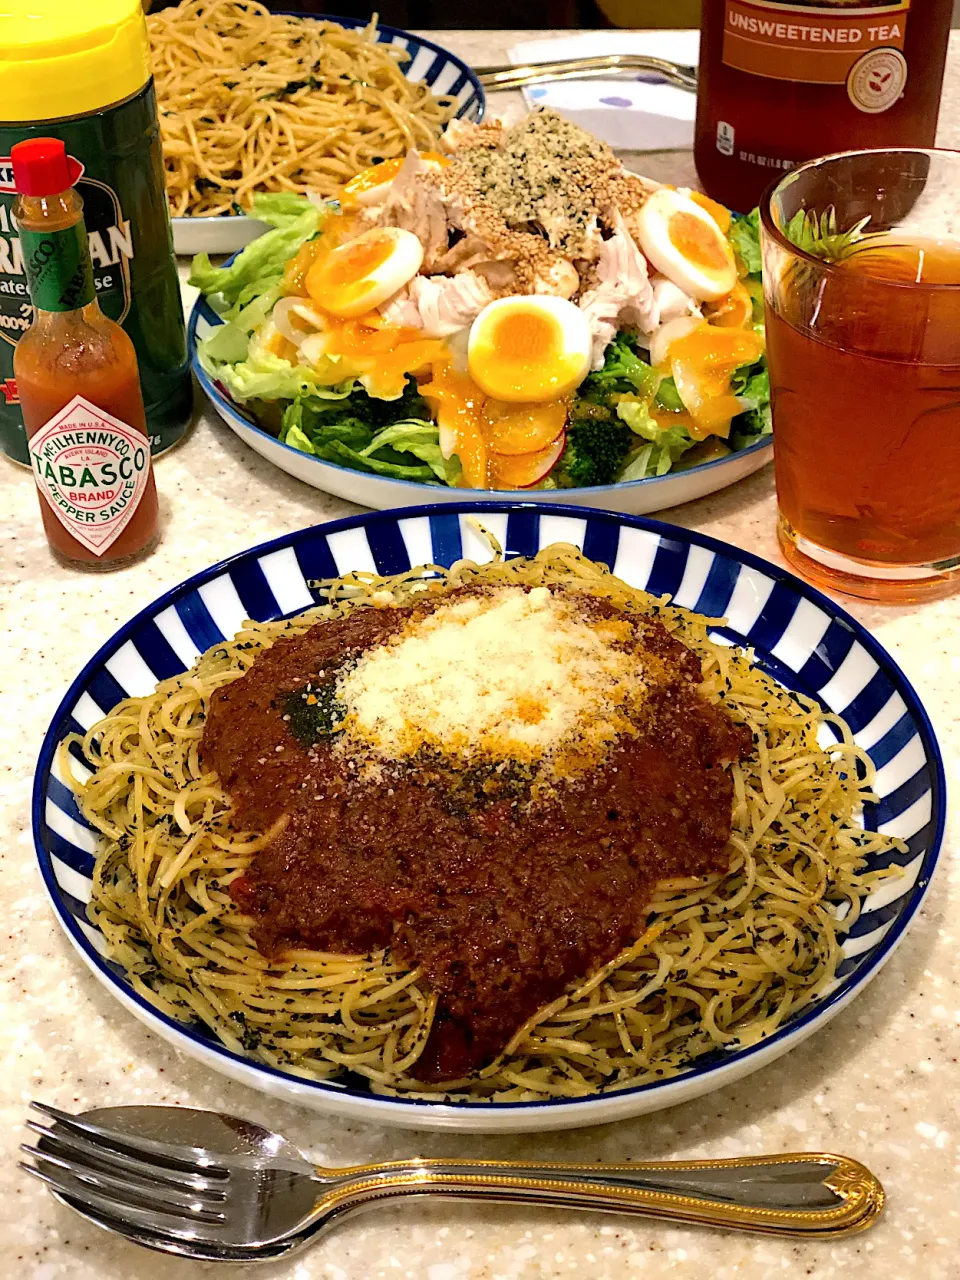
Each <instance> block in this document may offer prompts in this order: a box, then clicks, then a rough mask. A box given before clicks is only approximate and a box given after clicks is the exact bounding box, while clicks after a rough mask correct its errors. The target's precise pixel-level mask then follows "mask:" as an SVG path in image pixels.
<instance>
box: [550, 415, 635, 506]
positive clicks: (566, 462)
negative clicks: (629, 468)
mask: <svg viewBox="0 0 960 1280" xmlns="http://www.w3.org/2000/svg"><path fill="white" fill-rule="evenodd" d="M632 440H633V437H632V435H631V432H630V430H629V428H627V427H624V425H623V424H622V423H620V422H604V421H602V420H594V421H586V422H574V423H573V425H572V426H570V427H569V428H568V430H567V447H566V448H565V449H564V451H563V455H562V457H561V458H560V461H559V463H558V464H557V467H556V470H555V471H554V472H553V476H554V477H555V478H556V481H557V484H558V485H559V486H560V487H561V488H563V489H578V488H582V487H588V486H590V485H597V484H613V483H614V482H615V481H616V479H617V478H618V476H619V475H620V471H621V470H622V468H623V462H624V459H625V458H626V456H627V453H628V452H629V449H630V445H631V443H632Z"/></svg>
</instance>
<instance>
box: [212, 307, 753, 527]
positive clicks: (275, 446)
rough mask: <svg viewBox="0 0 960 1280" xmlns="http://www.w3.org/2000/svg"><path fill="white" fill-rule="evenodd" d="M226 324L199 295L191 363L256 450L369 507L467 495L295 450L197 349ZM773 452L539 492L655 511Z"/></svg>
mask: <svg viewBox="0 0 960 1280" xmlns="http://www.w3.org/2000/svg"><path fill="white" fill-rule="evenodd" d="M222 324H223V321H222V319H221V318H220V316H218V315H217V313H216V312H215V311H214V310H213V308H212V307H211V306H210V305H209V303H207V302H206V301H205V300H204V299H203V298H199V299H198V300H197V302H196V303H195V304H194V307H193V311H192V313H191V315H190V324H189V327H188V330H187V341H188V346H189V350H190V362H191V364H192V366H193V371H194V373H195V375H196V377H197V381H198V382H199V383H200V386H201V387H202V388H203V390H204V392H205V393H206V395H207V398H208V399H209V401H210V403H211V404H212V405H213V407H214V408H215V409H216V411H217V413H218V414H219V415H220V417H221V418H222V419H223V421H224V422H225V423H226V424H227V426H228V427H229V428H230V430H231V431H233V432H234V434H235V435H237V436H239V438H240V439H241V440H242V441H243V442H244V444H246V445H249V447H250V448H251V449H253V450H254V452H255V453H259V454H260V456H261V457H262V458H266V460H267V461H268V462H271V463H273V465H274V466H275V467H279V469H280V470H281V471H285V472H286V473H287V475H290V476H293V477H295V479H297V480H302V481H303V482H304V483H305V484H309V485H312V486H313V488H314V489H322V490H323V491H324V492H325V493H332V494H334V495H335V496H336V497H338V498H344V499H345V500H346V501H347V502H355V503H357V504H358V506H361V507H372V508H374V509H377V510H385V509H387V508H389V507H409V506H415V505H416V504H418V503H421V502H453V503H456V502H462V501H463V498H464V490H463V489H453V488H447V487H445V486H441V485H435V484H423V483H420V482H418V481H414V480H399V479H393V478H391V477H389V476H378V475H372V474H369V473H367V472H364V471H354V470H351V469H350V468H349V467H341V466H338V465H337V464H336V463H334V462H326V461H324V459H322V458H318V457H316V456H314V455H311V454H309V453H304V452H303V451H302V450H301V449H294V448H292V447H291V446H290V445H288V444H284V443H283V441H281V440H278V439H277V437H276V436H274V435H271V434H270V432H269V431H266V430H265V429H264V428H263V427H262V426H261V425H260V424H259V423H258V422H257V420H256V418H255V417H254V415H253V414H252V413H251V412H250V411H249V410H248V409H245V408H244V407H243V406H242V405H238V404H237V403H236V402H235V401H234V400H233V399H231V397H230V395H229V394H228V393H227V391H226V389H225V388H224V387H223V386H222V384H219V383H218V382H217V381H215V379H214V378H212V377H211V376H210V374H209V373H208V372H207V370H206V369H204V367H203V365H202V364H201V362H200V359H199V357H198V354H197V344H198V342H201V341H202V340H203V339H204V338H205V337H208V336H209V335H210V333H211V332H212V331H214V330H215V329H217V328H219V327H220V326H221V325H222ZM772 457H773V437H772V436H769V435H767V436H761V437H760V439H759V440H757V441H756V443H754V444H752V445H749V446H748V447H747V448H745V449H742V450H740V451H739V452H737V453H732V454H730V455H729V457H726V458H717V459H714V460H713V461H711V462H703V463H700V465H699V466H696V467H690V468H689V469H688V470H686V471H674V472H669V473H668V474H667V475H665V476H652V477H650V478H648V479H645V480H628V481H620V482H618V483H616V484H610V485H598V486H595V487H592V488H583V489H544V490H538V491H537V494H536V499H537V501H538V502H549V503H551V504H556V505H558V506H575V507H576V506H587V507H603V508H605V509H606V510H608V511H622V512H625V513H626V514H628V515H648V514H650V513H652V512H655V511H665V510H666V509H667V508H668V507H678V506H680V505H681V504H682V503H684V502H693V501H695V500H696V499H697V498H703V497H705V496H706V495H707V494H710V493H716V492H717V490H719V489H726V488H727V487H728V486H729V485H732V484H736V483H737V481H738V480H743V479H744V478H745V477H746V476H749V475H752V474H753V473H754V472H755V471H759V470H760V468H761V467H764V466H766V464H767V463H768V462H769V461H770V460H771V458H772ZM483 496H484V497H485V498H499V499H501V500H503V501H505V502H506V501H511V500H512V501H515V500H516V498H517V492H516V490H506V489H504V490H485V491H484V492H483Z"/></svg>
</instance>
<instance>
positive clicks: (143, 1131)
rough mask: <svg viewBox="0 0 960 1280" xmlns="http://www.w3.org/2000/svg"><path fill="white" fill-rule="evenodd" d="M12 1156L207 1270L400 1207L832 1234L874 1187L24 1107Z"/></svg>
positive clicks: (828, 1167)
mask: <svg viewBox="0 0 960 1280" xmlns="http://www.w3.org/2000/svg"><path fill="white" fill-rule="evenodd" d="M31 1106H33V1107H34V1108H35V1109H36V1110H37V1111H38V1112H40V1113H41V1114H42V1115H43V1116H44V1117H45V1118H46V1120H47V1123H41V1122H39V1121H37V1120H33V1119H30V1120H28V1121H27V1127H28V1128H29V1129H30V1130H31V1131H32V1132H33V1133H34V1134H36V1135H37V1136H38V1141H37V1143H36V1145H35V1146H29V1145H27V1144H24V1145H23V1147H22V1148H21V1149H22V1150H23V1151H24V1152H25V1153H26V1154H27V1155H28V1156H29V1157H30V1159H31V1161H32V1163H27V1162H25V1161H21V1163H20V1168H21V1169H24V1170H25V1171H26V1172H27V1173H30V1174H33V1176H34V1177H37V1178H40V1179H41V1180H42V1181H43V1182H45V1183H46V1184H47V1186H48V1187H50V1189H51V1190H52V1191H53V1193H54V1195H55V1196H56V1197H57V1199H58V1200H60V1201H62V1202H63V1203H64V1204H67V1205H69V1206H70V1207H71V1208H73V1209H75V1210H76V1211H77V1212H78V1213H81V1214H82V1215H83V1216H84V1217H85V1218H87V1219H89V1220H90V1221H91V1222H95V1223H96V1224H97V1225H98V1226H101V1227H105V1228H107V1229H108V1230H111V1231H115V1232H118V1233H119V1234H120V1235H123V1236H126V1237H127V1238H128V1239H131V1240H134V1241H136V1242H137V1243H138V1244H142V1245H146V1246H147V1247H148V1248H152V1249H159V1250H161V1251H163V1252H166V1253H175V1254H181V1255H183V1256H185V1257H190V1258H199V1259H203V1260H205V1261H218V1260H219V1261H226V1262H261V1261H264V1260H265V1259H268V1258H276V1257H280V1256H281V1255H284V1254H288V1253H291V1252H293V1251H294V1250H296V1249H300V1248H302V1247H303V1246H304V1245H306V1244H307V1243H308V1242H309V1241H310V1240H312V1239H314V1238H316V1237H317V1236H318V1235H320V1234H321V1233H325V1232H326V1231H329V1230H330V1229H331V1228H333V1227H334V1226H336V1225H337V1224H338V1223H339V1222H340V1221H341V1219H343V1218H344V1217H345V1216H346V1215H347V1214H349V1213H352V1212H354V1211H355V1210H358V1209H361V1208H365V1207H369V1206H371V1205H375V1204H378V1203H383V1202H385V1201H387V1200H391V1199H394V1198H396V1197H399V1196H404V1197H406V1196H441V1197H446V1198H453V1199H460V1200H496V1201H514V1202H517V1201H519V1202H521V1203H524V1204H539V1205H552V1206H555V1207H561V1208H568V1209H600V1210H606V1211H612V1212H618V1213H627V1214H644V1215H648V1216H653V1217H659V1218H664V1219H668V1220H670V1221H673V1222H685V1223H694V1224H699V1225H701V1226H713V1227H729V1228H738V1229H742V1230H745V1231H753V1232H762V1233H766V1234H777V1235H786V1236H792V1237H794V1238H805V1239H811V1238H832V1237H837V1236H843V1235H849V1234H851V1233H852V1232H855V1231H862V1230H864V1229H865V1228H867V1227H869V1226H871V1225H872V1224H873V1223H874V1222H875V1221H876V1219H877V1217H878V1216H879V1215H880V1213H881V1211H882V1209H883V1202H884V1192H883V1188H882V1186H881V1185H880V1183H879V1182H878V1180H877V1179H876V1178H875V1177H874V1175H873V1174H872V1173H870V1171H869V1170H868V1169H866V1168H864V1166H863V1165H861V1164H859V1163H858V1162H857V1161H856V1160H851V1159H849V1158H848V1157H846V1156H838V1155H829V1154H824V1153H819V1152H809V1153H802V1154H799V1155H776V1156H757V1157H755V1158H747V1159H739V1160H686V1161H672V1162H667V1163H660V1162H651V1161H636V1162H631V1163H629V1164H623V1165H603V1164H552V1163H537V1162H533V1163H503V1162H500V1161H493V1160H442V1159H441V1160H423V1159H419V1158H414V1159H411V1160H401V1161H390V1162H388V1163H384V1164H376V1165H354V1166H351V1167H349V1168H344V1169H325V1168H319V1167H316V1166H314V1165H313V1164H311V1163H310V1161H309V1160H307V1158H306V1157H305V1156H304V1155H303V1154H302V1153H301V1152H300V1151H298V1150H297V1148H296V1147H294V1146H293V1145H292V1144H291V1143H289V1142H287V1140H286V1139H285V1138H283V1137H281V1136H280V1135H279V1134H275V1133H271V1132H270V1131H269V1130H268V1129H264V1128H262V1127H261V1126H260V1125H257V1124H252V1123H250V1122H249V1121H246V1120H238V1119H236V1118H235V1117H233V1116H228V1115H220V1114H218V1113H216V1112H212V1111H194V1110H191V1109H189V1108H186V1107H106V1108H101V1109H97V1110H93V1111H87V1112H84V1113H83V1115H82V1116H74V1115H69V1114H68V1113H67V1112H64V1111H58V1110H57V1109H56V1108H55V1107H49V1106H46V1105H44V1104H43V1103H39V1102H34V1103H31Z"/></svg>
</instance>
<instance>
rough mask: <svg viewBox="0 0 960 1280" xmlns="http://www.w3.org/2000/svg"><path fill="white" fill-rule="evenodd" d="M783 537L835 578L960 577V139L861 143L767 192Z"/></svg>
mask: <svg viewBox="0 0 960 1280" xmlns="http://www.w3.org/2000/svg"><path fill="white" fill-rule="evenodd" d="M760 218H761V239H762V247H763V275H764V297H765V311H766V330H767V356H768V360H769V365H770V385H771V398H772V403H773V428H774V454H775V467H776V479H777V503H778V507H779V524H778V536H779V539H780V545H781V548H782V550H783V553H784V555H785V556H786V558H787V560H788V561H789V562H790V563H791V564H792V565H793V566H794V567H795V568H796V569H797V570H798V571H799V572H800V573H802V574H803V575H804V576H805V577H807V578H809V579H811V580H813V581H814V582H817V583H819V584H821V585H824V586H827V587H831V588H833V589H835V590H839V591H845V592H847V593H848V594H851V595H856V596H860V597H863V598H866V599H872V600H887V601H910V600H919V599H927V598H930V597H932V596H935V595H944V594H946V593H947V592H949V591H950V590H952V589H954V588H956V587H958V586H960V154H958V153H956V152H949V151H923V150H891V151H849V152H844V153H842V154H840V155H834V156H827V157H825V158H824V159H821V160H813V161H811V162H810V163H809V164H804V165H800V166H799V167H798V168H796V169H794V170H793V171H792V172H791V173H789V174H788V175H787V176H785V177H784V178H783V179H782V180H781V181H780V182H779V183H777V184H776V185H775V186H774V187H772V188H770V190H768V191H767V193H766V195H765V196H764V198H763V201H762V203H761V207H760Z"/></svg>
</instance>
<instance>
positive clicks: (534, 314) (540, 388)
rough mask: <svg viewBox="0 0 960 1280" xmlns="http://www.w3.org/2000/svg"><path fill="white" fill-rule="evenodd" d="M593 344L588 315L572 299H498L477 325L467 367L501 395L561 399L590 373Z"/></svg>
mask: <svg viewBox="0 0 960 1280" xmlns="http://www.w3.org/2000/svg"><path fill="white" fill-rule="evenodd" d="M592 346H593V343H592V338H591V334H590V325H589V323H588V322H587V318H586V316H585V315H584V314H583V312H582V311H581V310H580V308H579V307H576V306H574V304H573V303H572V302H568V301H567V299H566V298H557V297H547V296H538V295H519V296H515V297H510V298H498V299H497V300H496V301H495V302H491V303H488V304H487V306H485V307H484V309H483V310H482V311H481V312H480V314H479V315H478V316H477V318H476V320H474V322H473V325H472V326H471V329H470V338H469V340H468V343H467V366H468V368H469V370H470V376H471V377H472V378H473V380H474V382H476V384H477V385H478V386H479V387H480V388H481V389H482V390H483V391H485V392H486V393H487V395H488V396H494V397H495V398H496V399H497V400H509V401H512V402H514V403H527V402H530V401H543V400H556V399H558V398H559V397H561V396H565V395H567V394H568V393H569V392H571V391H573V390H575V389H576V388H577V387H578V386H579V385H580V383H581V382H582V381H583V380H584V378H585V377H586V376H587V374H588V372H589V371H590V356H591V351H592Z"/></svg>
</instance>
